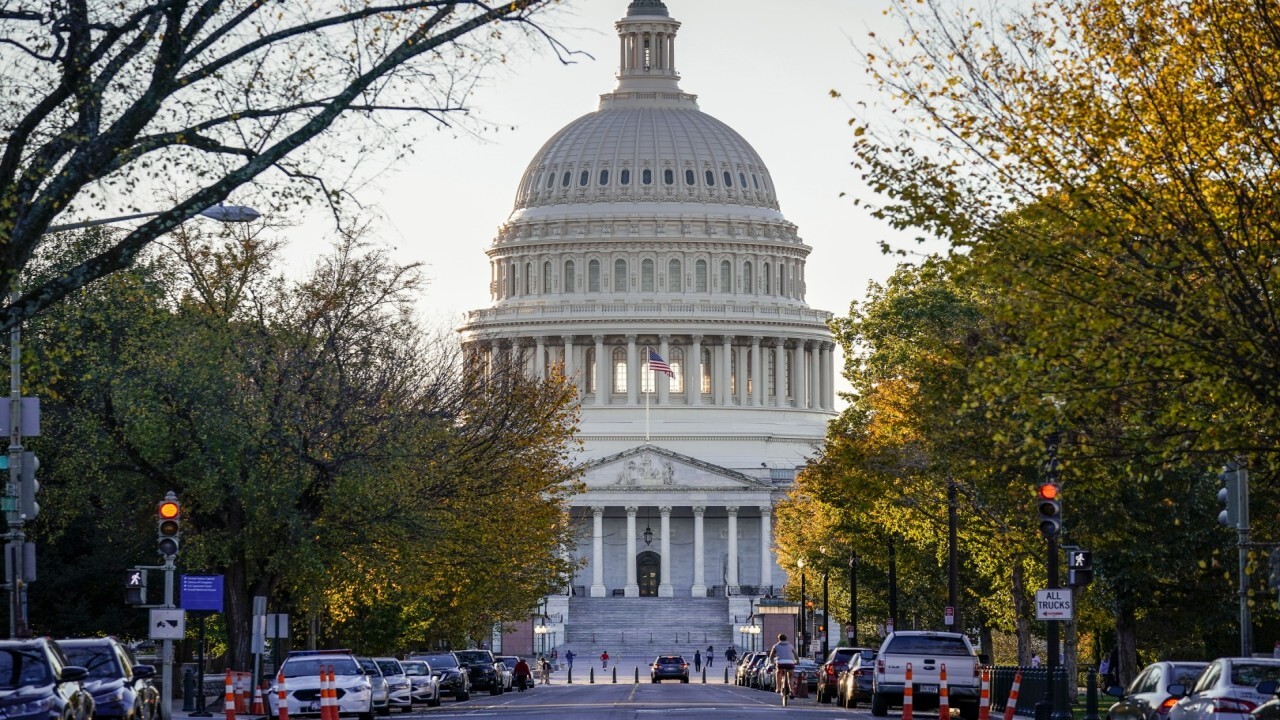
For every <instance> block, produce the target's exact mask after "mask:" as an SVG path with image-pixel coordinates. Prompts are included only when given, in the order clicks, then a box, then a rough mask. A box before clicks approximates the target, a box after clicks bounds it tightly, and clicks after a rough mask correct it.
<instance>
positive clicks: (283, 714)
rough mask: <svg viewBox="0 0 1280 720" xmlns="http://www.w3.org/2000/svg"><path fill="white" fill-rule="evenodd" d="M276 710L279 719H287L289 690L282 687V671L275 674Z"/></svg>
mask: <svg viewBox="0 0 1280 720" xmlns="http://www.w3.org/2000/svg"><path fill="white" fill-rule="evenodd" d="M276 704H277V707H276V712H277V713H278V714H279V720H289V691H288V690H286V689H285V687H284V671H283V670H281V671H280V674H279V675H277V676H276Z"/></svg>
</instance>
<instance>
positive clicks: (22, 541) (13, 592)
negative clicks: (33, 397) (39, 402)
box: [5, 290, 30, 638]
mask: <svg viewBox="0 0 1280 720" xmlns="http://www.w3.org/2000/svg"><path fill="white" fill-rule="evenodd" d="M10 297H11V299H12V300H14V301H16V300H17V299H18V292H17V291H16V290H15V291H14V292H13V293H12V294H11V296H10ZM21 373H22V329H21V326H20V325H17V324H15V325H14V326H13V328H12V329H11V330H9V487H8V492H6V493H5V495H6V496H8V498H9V500H8V501H9V502H12V503H13V504H14V505H13V507H12V508H11V509H10V511H9V512H8V513H7V515H8V517H7V520H8V525H9V533H8V536H7V539H8V541H9V543H8V545H7V546H6V547H5V552H6V553H8V558H7V560H8V565H9V570H10V572H11V573H13V574H12V575H11V576H10V577H9V578H7V579H8V581H9V637H11V638H22V637H27V636H28V635H30V632H29V630H28V628H27V607H26V606H27V603H26V591H25V584H26V583H25V581H24V578H25V577H26V568H24V567H23V560H24V557H23V556H24V555H25V548H24V546H25V545H26V540H27V538H26V534H25V533H24V532H23V531H22V508H21V502H20V500H19V495H20V494H21V488H22V449H23V448H22V375H21Z"/></svg>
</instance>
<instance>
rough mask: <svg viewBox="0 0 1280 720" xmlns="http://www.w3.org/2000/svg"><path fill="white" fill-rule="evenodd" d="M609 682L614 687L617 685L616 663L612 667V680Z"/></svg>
mask: <svg viewBox="0 0 1280 720" xmlns="http://www.w3.org/2000/svg"><path fill="white" fill-rule="evenodd" d="M611 682H612V683H613V684H614V685H617V684H618V665H617V663H614V665H613V680H612V681H611Z"/></svg>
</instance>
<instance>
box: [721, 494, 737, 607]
mask: <svg viewBox="0 0 1280 720" xmlns="http://www.w3.org/2000/svg"><path fill="white" fill-rule="evenodd" d="M725 510H727V511H729V571H728V572H727V573H726V574H725V579H724V584H725V585H727V586H728V587H726V588H725V594H726V595H727V594H729V588H733V591H734V592H736V591H737V588H738V508H736V507H734V506H733V505H730V506H729V507H727V508H725Z"/></svg>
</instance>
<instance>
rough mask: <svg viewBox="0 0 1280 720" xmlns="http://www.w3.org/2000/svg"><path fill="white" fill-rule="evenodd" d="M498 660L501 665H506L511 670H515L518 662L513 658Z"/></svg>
mask: <svg viewBox="0 0 1280 720" xmlns="http://www.w3.org/2000/svg"><path fill="white" fill-rule="evenodd" d="M498 659H499V660H501V661H502V664H503V665H506V666H507V667H509V668H511V669H512V670H514V669H515V668H516V663H518V662H520V659H519V658H513V657H500V658H498Z"/></svg>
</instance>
